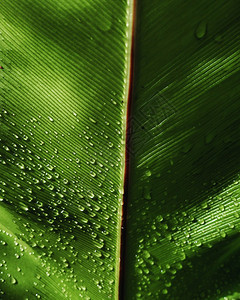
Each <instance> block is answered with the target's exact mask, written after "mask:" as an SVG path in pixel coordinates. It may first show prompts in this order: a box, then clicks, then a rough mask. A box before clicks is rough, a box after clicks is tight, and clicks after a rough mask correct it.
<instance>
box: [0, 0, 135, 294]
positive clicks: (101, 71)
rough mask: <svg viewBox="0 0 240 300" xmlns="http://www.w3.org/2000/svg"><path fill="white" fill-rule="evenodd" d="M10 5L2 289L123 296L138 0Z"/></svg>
mask: <svg viewBox="0 0 240 300" xmlns="http://www.w3.org/2000/svg"><path fill="white" fill-rule="evenodd" d="M0 8H1V9H0V12H1V16H0V18H1V20H0V27H1V65H2V67H3V69H1V70H0V71H1V74H0V76H1V100H0V101H1V102H0V104H1V136H0V137H1V169H0V173H1V206H0V215H1V221H0V240H1V243H2V245H1V252H0V253H1V254H0V255H1V257H0V260H1V261H0V263H1V272H2V273H1V276H0V277H1V278H0V280H1V293H2V295H1V296H0V298H1V299H2V298H4V299H27V298H28V299H35V298H41V299H66V298H68V299H79V298H84V299H106V298H110V299H113V298H116V297H117V294H118V281H119V255H120V231H121V201H122V193H123V171H124V151H125V141H124V138H123V137H124V136H125V133H124V132H125V127H126V125H125V124H126V120H125V115H126V113H125V111H126V104H127V96H128V95H127V91H128V85H129V79H128V77H129V71H128V69H129V59H130V47H131V43H130V42H131V40H130V37H131V35H130V32H131V19H130V18H131V10H132V6H131V5H130V4H129V3H128V2H127V1H120V2H118V3H114V2H109V1H95V0H94V1H89V0H88V1H65V0H62V1H59V0H56V1H55V0H54V1H47V0H43V1H28V0H21V1H18V0H15V1H12V0H11V1H8V0H7V1H4V2H2V3H1V4H0ZM128 36H129V37H128Z"/></svg>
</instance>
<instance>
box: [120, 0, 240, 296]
mask: <svg viewBox="0 0 240 300" xmlns="http://www.w3.org/2000/svg"><path fill="white" fill-rule="evenodd" d="M239 8H240V7H239V3H238V2H236V1H218V2H216V1H200V2H199V1H197V2H193V1H180V0H179V1H157V0H155V1H151V4H150V3H149V1H147V0H146V1H141V2H140V1H139V6H138V14H137V16H138V27H137V28H138V31H137V41H136V59H135V60H136V67H135V74H136V75H135V82H134V83H135V85H134V95H133V109H132V119H131V120H132V128H133V129H132V132H133V133H132V138H131V142H132V148H131V149H132V151H131V156H130V168H131V170H130V176H129V181H130V182H129V188H128V191H129V194H128V210H127V217H128V218H127V240H126V249H127V250H126V258H125V262H126V265H125V271H126V273H125V274H126V279H125V296H126V299H136V298H139V299H174V300H176V299H184V300H185V299H189V300H190V299H220V298H221V299H223V298H224V297H225V298H224V299H239V292H240V285H239V282H240V277H239V274H240V272H239V270H240V261H239V250H240V243H239V241H240V240H239V229H240V220H239V191H240V177H239V165H240V164H239V163H240V156H239V149H240V139H239V137H240V136H239V128H240V116H239V112H240V102H239V95H240V87H239V80H240V72H239V71H240V52H239V45H240V40H239V36H240V35H239V33H240V26H239V25H240V23H239Z"/></svg>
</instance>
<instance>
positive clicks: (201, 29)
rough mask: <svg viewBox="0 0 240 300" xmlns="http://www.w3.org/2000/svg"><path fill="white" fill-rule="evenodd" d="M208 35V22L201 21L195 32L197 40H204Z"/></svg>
mask: <svg viewBox="0 0 240 300" xmlns="http://www.w3.org/2000/svg"><path fill="white" fill-rule="evenodd" d="M206 34H207V22H206V21H201V22H200V23H199V24H198V26H197V28H196V30H195V37H196V38H197V39H202V38H203V37H204V36H205V35H206Z"/></svg>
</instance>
